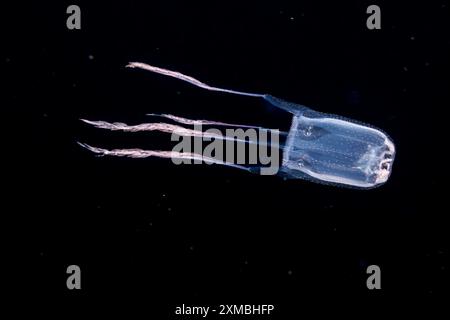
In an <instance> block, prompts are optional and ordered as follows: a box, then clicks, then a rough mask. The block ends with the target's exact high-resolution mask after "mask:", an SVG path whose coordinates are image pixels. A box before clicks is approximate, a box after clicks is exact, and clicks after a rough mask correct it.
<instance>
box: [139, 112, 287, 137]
mask: <svg viewBox="0 0 450 320" xmlns="http://www.w3.org/2000/svg"><path fill="white" fill-rule="evenodd" d="M147 115H148V116H152V117H161V118H166V119H170V120H172V121H175V122H178V123H182V124H187V125H191V126H194V125H215V126H223V127H237V128H249V129H261V130H276V129H266V128H263V127H260V126H252V125H242V124H235V123H227V122H219V121H210V120H193V119H187V118H183V117H179V116H174V115H172V114H167V113H162V114H161V113H147ZM279 134H281V135H287V134H288V133H287V132H279Z"/></svg>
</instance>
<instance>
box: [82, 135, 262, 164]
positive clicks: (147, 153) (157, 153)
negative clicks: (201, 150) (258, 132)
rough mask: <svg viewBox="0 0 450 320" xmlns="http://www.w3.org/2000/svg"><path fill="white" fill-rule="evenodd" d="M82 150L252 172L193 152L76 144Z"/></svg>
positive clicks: (101, 154) (107, 154) (106, 154)
mask: <svg viewBox="0 0 450 320" xmlns="http://www.w3.org/2000/svg"><path fill="white" fill-rule="evenodd" d="M78 144H79V145H80V146H82V147H83V148H85V149H87V150H89V151H91V152H93V153H95V154H97V155H99V156H114V157H128V158H150V157H156V158H168V159H187V160H199V161H204V162H205V163H208V164H220V165H224V166H228V167H233V168H238V169H242V170H246V171H253V170H254V168H251V167H246V166H241V165H238V164H234V163H231V162H228V161H223V160H220V159H215V158H212V157H207V156H204V155H201V154H198V153H193V152H178V151H161V150H145V149H139V148H135V149H111V150H109V149H104V148H98V147H94V146H91V145H88V144H86V143H81V142H78Z"/></svg>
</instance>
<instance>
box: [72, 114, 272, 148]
mask: <svg viewBox="0 0 450 320" xmlns="http://www.w3.org/2000/svg"><path fill="white" fill-rule="evenodd" d="M80 120H81V121H83V122H85V123H87V124H90V125H92V126H94V127H96V128H100V129H107V130H112V131H124V132H141V131H160V132H165V133H171V134H176V135H179V136H185V137H201V138H209V139H218V140H227V141H235V142H242V143H250V144H260V145H266V144H267V142H258V141H257V140H251V139H250V138H249V140H245V139H239V138H238V137H236V136H227V135H221V134H217V133H214V132H209V131H200V130H193V129H187V128H184V127H181V126H177V125H174V124H169V123H143V124H138V125H127V124H126V123H122V122H113V123H110V122H106V121H91V120H86V119H80Z"/></svg>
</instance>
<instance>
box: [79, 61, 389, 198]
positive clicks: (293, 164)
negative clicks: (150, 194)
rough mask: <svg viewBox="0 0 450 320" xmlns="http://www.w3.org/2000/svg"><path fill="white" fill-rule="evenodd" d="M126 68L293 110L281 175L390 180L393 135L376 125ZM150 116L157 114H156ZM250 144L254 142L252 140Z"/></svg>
mask: <svg viewBox="0 0 450 320" xmlns="http://www.w3.org/2000/svg"><path fill="white" fill-rule="evenodd" d="M128 67H130V68H140V69H144V70H148V71H152V72H155V73H159V74H163V75H166V76H170V77H174V78H177V79H180V80H183V81H186V82H189V83H191V84H193V85H195V86H197V87H200V88H203V89H206V90H210V91H220V92H225V93H230V94H237V95H244V96H249V97H256V98H261V99H264V100H266V101H267V102H269V103H270V104H272V105H273V106H275V107H277V108H280V109H282V110H284V111H287V112H289V113H291V114H292V123H291V127H290V130H289V132H281V134H285V135H286V136H287V138H286V141H285V142H284V143H283V144H280V145H279V146H277V147H279V148H280V149H281V150H282V164H281V167H280V170H279V173H280V175H283V176H285V177H287V178H293V179H306V180H310V181H314V182H319V183H325V184H332V185H339V186H346V187H357V188H364V189H368V188H373V187H377V186H380V185H382V184H383V183H385V182H386V181H387V180H388V178H389V176H390V174H391V171H392V164H393V161H394V157H395V146H394V144H393V142H392V140H391V139H390V138H389V136H388V135H387V134H385V133H384V132H383V131H381V130H379V129H377V128H374V127H372V126H369V125H365V124H362V123H358V122H357V121H354V120H351V119H346V118H343V117H340V116H337V115H331V114H325V113H321V112H317V111H314V110H312V109H310V108H308V107H305V106H303V105H299V104H295V103H291V102H287V101H284V100H282V99H279V98H276V97H274V96H271V95H268V94H258V93H248V92H241V91H235V90H229V89H224V88H218V87H212V86H209V85H207V84H205V83H203V82H200V81H198V80H197V79H195V78H192V77H190V76H187V75H184V74H182V73H179V72H175V71H171V70H167V69H163V68H158V67H154V66H150V65H148V64H144V63H138V62H133V63H130V64H129V65H128ZM151 115H153V116H155V114H151ZM156 116H159V117H163V118H166V119H169V120H172V121H175V122H177V123H179V124H185V125H203V124H204V125H214V126H232V127H244V128H259V129H264V130H268V129H265V128H261V127H257V126H249V125H238V124H230V123H223V122H218V121H209V120H192V119H186V118H182V117H178V116H173V115H167V114H162V115H156ZM83 121H84V122H86V123H88V124H91V125H93V126H95V127H98V128H102V129H109V130H122V131H129V132H136V131H162V132H167V133H175V134H178V135H182V136H192V137H196V136H197V137H205V133H204V132H201V131H198V130H195V129H188V128H184V127H182V126H179V125H174V124H168V123H161V122H159V123H146V124H140V125H135V126H129V125H126V124H124V123H108V122H104V121H89V120H83ZM206 137H207V138H213V139H226V138H224V137H223V136H215V135H214V134H209V136H208V135H206ZM250 143H252V142H251V141H250ZM256 143H257V142H256ZM80 145H82V146H83V147H86V148H87V149H89V150H90V151H92V152H94V153H97V154H100V155H112V156H126V157H134V158H143V157H162V158H181V159H201V160H205V161H208V162H209V163H216V164H222V165H226V166H232V167H236V168H239V169H244V170H248V171H252V172H254V168H249V167H246V166H242V165H236V164H234V163H231V162H226V161H223V160H218V159H214V158H207V159H205V157H204V156H202V155H200V154H195V153H186V152H183V153H180V152H175V151H154V150H141V149H114V150H107V149H102V148H96V147H92V146H89V145H87V144H80Z"/></svg>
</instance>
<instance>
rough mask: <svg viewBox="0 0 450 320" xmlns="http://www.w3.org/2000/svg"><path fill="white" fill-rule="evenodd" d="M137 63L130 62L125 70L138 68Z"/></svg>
mask: <svg viewBox="0 0 450 320" xmlns="http://www.w3.org/2000/svg"><path fill="white" fill-rule="evenodd" d="M136 64H137V62H128V64H127V65H126V66H125V68H136Z"/></svg>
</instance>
